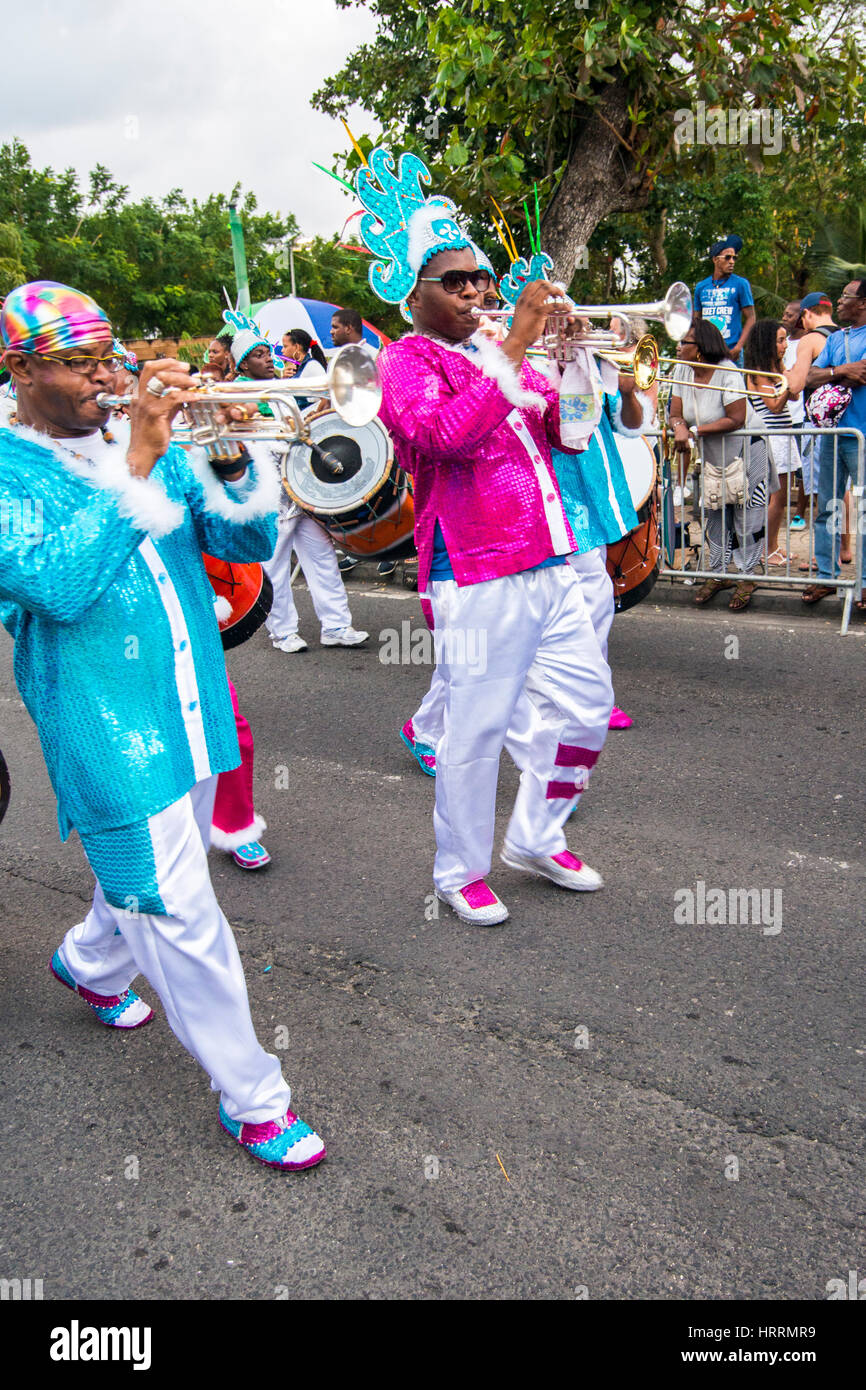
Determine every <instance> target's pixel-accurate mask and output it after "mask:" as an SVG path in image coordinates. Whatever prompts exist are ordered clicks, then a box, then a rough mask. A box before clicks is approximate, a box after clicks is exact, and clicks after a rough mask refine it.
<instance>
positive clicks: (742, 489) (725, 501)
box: [701, 455, 749, 512]
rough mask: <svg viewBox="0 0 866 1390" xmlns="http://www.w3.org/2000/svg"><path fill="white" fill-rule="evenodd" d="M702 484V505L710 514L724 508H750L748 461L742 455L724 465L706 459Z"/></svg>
mask: <svg viewBox="0 0 866 1390" xmlns="http://www.w3.org/2000/svg"><path fill="white" fill-rule="evenodd" d="M701 484H702V486H701V503H702V505H703V506H704V507H706V509H707V511H709V512H717V511H718V510H719V509H720V508H721V507H724V506H734V507H746V506H748V503H749V499H748V495H747V492H746V460H745V459H744V458H743V457H742V456H741V455H738V456H737V457H736V458H735V459H731V461H730V463H722V464H719V463H710V461H709V459H704V466H703V469H702V473H701Z"/></svg>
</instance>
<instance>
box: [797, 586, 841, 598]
mask: <svg viewBox="0 0 866 1390" xmlns="http://www.w3.org/2000/svg"><path fill="white" fill-rule="evenodd" d="M835 592H836V585H835V584H833V585H829V584H810V586H809V588H808V589H804V590H803V602H804V603H820V602H821V599H822V598H830V597H831V596H832V595H833V594H835Z"/></svg>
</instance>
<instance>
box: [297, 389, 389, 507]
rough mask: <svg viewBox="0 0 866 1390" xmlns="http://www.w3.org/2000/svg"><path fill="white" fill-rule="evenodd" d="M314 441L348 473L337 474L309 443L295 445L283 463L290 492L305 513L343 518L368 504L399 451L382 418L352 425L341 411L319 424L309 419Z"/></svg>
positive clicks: (329, 413)
mask: <svg viewBox="0 0 866 1390" xmlns="http://www.w3.org/2000/svg"><path fill="white" fill-rule="evenodd" d="M306 418H307V419H308V421H309V425H310V437H311V438H312V440H313V443H314V444H316V445H318V446H319V448H321V449H324V450H327V452H328V453H329V454H333V455H334V456H336V457H337V458H338V459H339V460H340V462H341V463H342V465H343V472H342V473H331V472H330V471H329V470H328V468H327V467H326V466H325V464H324V463H323V462H322V459H321V457H320V456H319V455H318V454H317V453H316V452H315V450H314V449H311V448H310V446H309V444H300V443H298V444H290V445H289V448H288V451H287V453H286V456H285V460H284V463H283V479H284V483H283V485H284V487H285V489H286V491H287V492H288V494H289V496H290V497H291V498H293V500H294V501H295V502H297V503H298V505H299V506H300V507H303V508H304V510H305V511H308V512H313V513H314V514H319V515H321V516H340V515H341V514H342V513H343V512H350V511H353V510H354V508H356V507H358V506H360V504H361V503H363V502H366V500H367V499H368V498H369V497H372V495H373V494H374V493H375V492H377V491H378V490H379V488H380V487H381V486H382V483H383V482H384V480H385V479H386V478H387V477H388V474H389V473H390V471H391V466H392V463H393V460H394V447H393V445H392V443H391V437H390V435H389V434H388V431H387V430H386V429H385V426H384V425H383V424H382V422H381V421H380V420H379V419H374V420H371V421H370V422H369V424H366V425H348V424H346V422H345V420H342V419H341V418H340V416H339V415H338V414H337V412H336V411H335V410H328V411H325V412H324V413H323V414H322V415H317V416H316V418H315V419H314V420H310V419H309V413H308V415H307V417H306Z"/></svg>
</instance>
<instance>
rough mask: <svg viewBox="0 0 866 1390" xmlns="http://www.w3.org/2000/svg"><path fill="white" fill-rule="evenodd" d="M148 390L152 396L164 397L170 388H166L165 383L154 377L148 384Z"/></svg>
mask: <svg viewBox="0 0 866 1390" xmlns="http://www.w3.org/2000/svg"><path fill="white" fill-rule="evenodd" d="M147 390H148V391H149V392H150V394H151V395H152V396H164V395H165V393H166V391H167V390H168V387H167V386H166V384H165V382H164V381H161V380H160V378H159V377H158V376H153V377H151V379H150V381H149V382H148V383H147Z"/></svg>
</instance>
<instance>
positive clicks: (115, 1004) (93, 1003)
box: [48, 951, 153, 1032]
mask: <svg viewBox="0 0 866 1390" xmlns="http://www.w3.org/2000/svg"><path fill="white" fill-rule="evenodd" d="M48 969H49V970H50V971H51V973H52V975H53V976H54V978H55V980H59V981H60V983H61V984H62V985H65V986H66V988H67V989H71V990H73V991H74V992H75V993H76V994H80V995H81V998H82V999H83V1000H84V1001H85V1003H87V1004H88V1005H89V1006H90V1008H91V1009H92V1010H93V1012H94V1013H95V1014H96V1017H97V1018H98V1019H99V1022H100V1023H104V1024H105V1026H106V1028H122V1029H124V1030H125V1031H126V1032H128V1031H129V1030H130V1029H132V1028H142V1027H143V1026H144V1024H145V1023H150V1021H151V1019H152V1018H153V1009H152V1008H151V1007H150V1005H149V1004H145V1002H144V1000H143V999H140V998H139V997H138V995H137V994H136V992H135V990H134V989H125V990H124V991H123V993H122V994H108V995H106V994H94V993H93V990H92V989H85V988H84V986H83V985H77V984H76V983H75V981H74V980H73V978H72V976H71V975H70V973H69V971H68V970H67V969H66V966H65V965H64V964H63V961H62V960H61V959H60V952H59V951H55V952H54V955H53V956H52V957H51V961H50V963H49V966H48Z"/></svg>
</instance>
